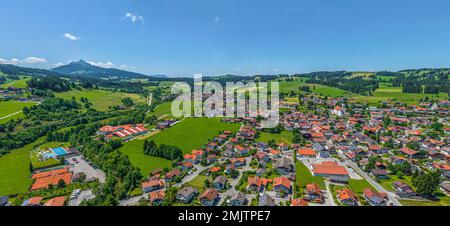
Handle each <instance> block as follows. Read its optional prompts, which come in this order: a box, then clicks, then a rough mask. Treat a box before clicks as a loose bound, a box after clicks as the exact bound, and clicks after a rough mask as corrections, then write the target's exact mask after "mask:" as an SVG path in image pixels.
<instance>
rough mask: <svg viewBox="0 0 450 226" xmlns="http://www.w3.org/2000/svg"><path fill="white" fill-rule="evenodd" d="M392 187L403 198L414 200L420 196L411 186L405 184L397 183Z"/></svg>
mask: <svg viewBox="0 0 450 226" xmlns="http://www.w3.org/2000/svg"><path fill="white" fill-rule="evenodd" d="M392 187H393V188H394V189H395V191H396V193H397V195H398V196H400V197H401V198H412V197H417V196H418V194H417V193H416V192H414V190H413V189H412V188H411V186H409V185H407V184H405V183H404V182H401V181H395V182H394V183H392Z"/></svg>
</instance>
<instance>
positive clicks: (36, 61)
mask: <svg viewBox="0 0 450 226" xmlns="http://www.w3.org/2000/svg"><path fill="white" fill-rule="evenodd" d="M23 62H25V63H27V64H42V63H47V59H45V58H39V57H27V58H25V59H23Z"/></svg>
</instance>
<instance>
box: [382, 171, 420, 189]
mask: <svg viewBox="0 0 450 226" xmlns="http://www.w3.org/2000/svg"><path fill="white" fill-rule="evenodd" d="M395 181H401V182H403V183H405V184H407V185H409V186H411V187H413V186H412V183H411V176H403V178H402V179H400V178H398V176H397V175H389V179H383V180H381V181H380V185H381V186H383V187H384V188H385V189H386V190H388V191H394V188H392V184H393V183H394V182H395Z"/></svg>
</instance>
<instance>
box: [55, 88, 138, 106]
mask: <svg viewBox="0 0 450 226" xmlns="http://www.w3.org/2000/svg"><path fill="white" fill-rule="evenodd" d="M55 95H56V97H60V98H64V99H72V97H75V98H76V99H77V101H79V100H80V99H81V98H82V97H85V98H87V99H88V100H89V102H90V103H92V105H93V108H95V109H97V110H100V111H106V110H108V107H110V106H115V105H121V104H122V99H124V98H126V97H130V98H131V99H133V101H134V102H135V103H145V101H146V99H145V98H144V97H141V96H139V95H137V94H131V93H122V92H113V91H109V90H98V89H94V90H86V89H83V90H81V91H80V90H71V91H68V92H62V93H55Z"/></svg>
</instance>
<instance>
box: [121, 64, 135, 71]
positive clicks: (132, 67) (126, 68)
mask: <svg viewBox="0 0 450 226" xmlns="http://www.w3.org/2000/svg"><path fill="white" fill-rule="evenodd" d="M119 68H120V69H122V70H130V69H134V66H129V65H126V64H124V65H121V66H120V67H119Z"/></svg>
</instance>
